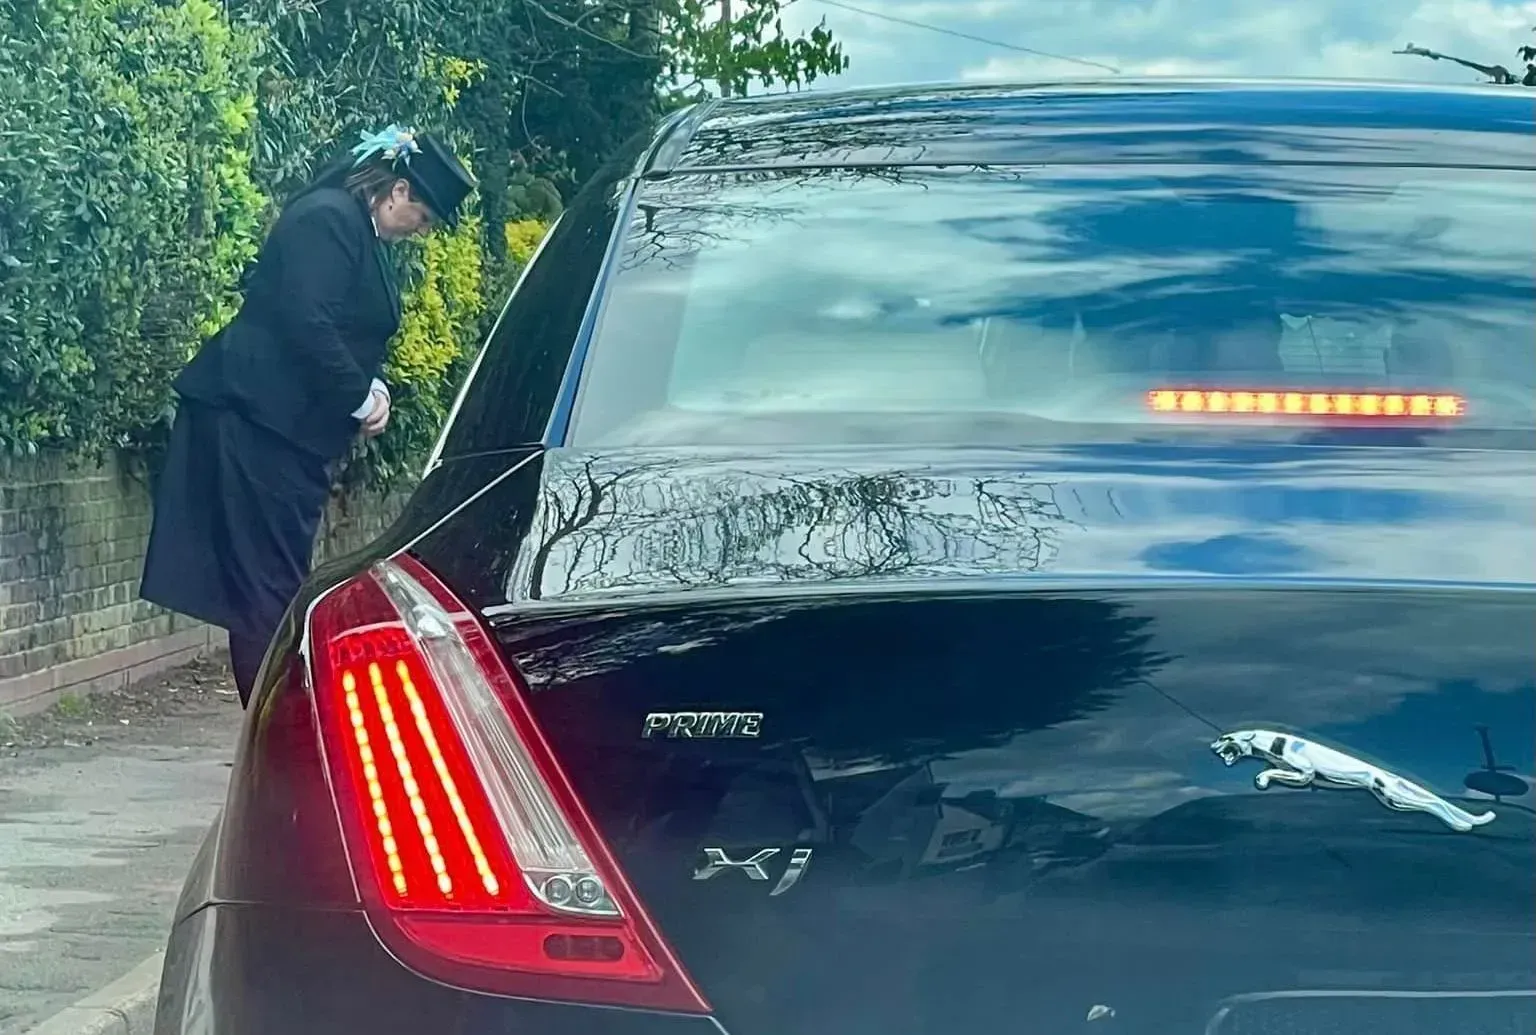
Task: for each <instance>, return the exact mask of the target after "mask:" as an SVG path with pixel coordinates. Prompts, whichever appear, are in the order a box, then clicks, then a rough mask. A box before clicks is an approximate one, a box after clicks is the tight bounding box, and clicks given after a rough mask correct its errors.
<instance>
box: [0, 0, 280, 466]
mask: <svg viewBox="0 0 1536 1035" xmlns="http://www.w3.org/2000/svg"><path fill="white" fill-rule="evenodd" d="M253 55H254V50H253V48H252V46H251V41H250V39H249V38H248V37H246V36H244V35H242V34H240V33H238V32H235V31H233V30H232V29H231V27H230V26H229V25H228V24H227V22H226V21H225V19H224V17H223V15H222V12H221V11H220V9H219V8H218V7H217V6H216V4H215V3H213V2H212V0H179V2H176V3H169V4H168V3H163V2H158V0H16V2H5V3H0V84H3V85H0V97H3V98H4V107H5V110H6V115H7V123H8V124H9V126H11V127H14V130H13V132H14V141H13V142H12V143H10V144H8V145H7V146H5V147H0V198H3V199H4V206H3V208H0V446H4V447H9V448H10V449H12V450H28V451H31V450H35V449H36V448H38V447H40V446H63V447H69V448H71V449H73V450H75V451H83V452H87V453H94V452H99V451H100V450H102V449H104V448H106V447H109V446H112V445H115V444H120V443H123V442H126V441H129V440H130V439H131V438H132V437H133V436H134V435H135V434H136V433H137V432H138V431H140V430H141V429H143V428H144V427H146V426H148V425H152V424H154V423H155V422H156V421H157V420H158V418H159V417H160V416H161V415H162V413H163V411H164V410H165V408H166V405H167V403H168V402H169V383H170V379H171V378H172V377H173V376H174V374H175V372H176V371H177V370H178V369H179V368H180V367H181V366H182V364H183V363H185V362H186V360H187V358H188V357H189V356H190V355H191V353H192V351H193V350H194V349H195V348H196V346H197V344H198V343H199V341H200V340H201V338H202V336H203V335H204V334H205V333H206V332H208V331H209V330H211V329H212V328H214V327H216V326H218V325H219V324H220V323H221V322H222V321H223V320H224V319H225V318H227V316H228V315H229V314H230V313H231V312H232V311H233V305H234V302H235V297H234V294H233V290H234V286H235V283H236V280H237V278H238V277H239V274H240V272H241V270H242V269H243V268H244V266H245V264H246V263H247V262H248V261H249V260H250V258H251V257H252V256H253V255H254V253H255V250H256V248H257V247H258V245H259V234H260V229H261V219H262V215H263V212H264V211H265V209H266V207H267V199H266V198H265V197H264V196H263V194H262V192H261V191H259V190H258V189H257V187H256V186H255V184H254V183H253V181H252V179H251V154H252V146H253V142H254V137H253V128H254V126H253V123H254V118H255V114H256V99H255V93H254V90H255V81H256V77H255V70H254V67H253V64H252V59H253Z"/></svg>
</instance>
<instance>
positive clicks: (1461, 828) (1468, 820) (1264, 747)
mask: <svg viewBox="0 0 1536 1035" xmlns="http://www.w3.org/2000/svg"><path fill="white" fill-rule="evenodd" d="M1211 750H1212V751H1214V752H1216V754H1217V755H1218V756H1220V758H1221V760H1222V762H1224V763H1226V764H1227V765H1229V766H1230V765H1236V764H1237V763H1238V762H1239V761H1241V760H1242V759H1245V758H1257V759H1259V760H1260V761H1261V762H1264V763H1266V764H1267V765H1268V766H1269V768H1267V769H1265V770H1263V771H1262V772H1260V773H1259V774H1258V775H1257V776H1255V777H1254V778H1253V784H1254V786H1255V787H1257V788H1258V789H1259V790H1261V791H1262V790H1266V789H1268V787H1269V786H1270V784H1276V783H1277V784H1280V785H1282V786H1284V787H1332V788H1356V789H1359V790H1363V791H1370V792H1371V794H1373V795H1375V797H1376V800H1377V801H1379V802H1381V803H1382V804H1383V805H1385V806H1386V807H1387V808H1389V809H1395V810H1397V811H1398V812H1427V813H1429V814H1430V815H1431V816H1434V817H1435V818H1436V819H1438V820H1439V821H1440V822H1442V823H1444V824H1445V825H1446V826H1448V827H1450V828H1451V829H1452V830H1455V831H1458V832H1460V833H1463V834H1464V833H1466V832H1467V831H1469V830H1472V829H1473V828H1474V827H1480V826H1483V825H1484V824H1486V823H1492V822H1493V820H1494V817H1495V814H1494V813H1492V812H1483V813H1479V814H1476V815H1474V814H1473V813H1471V812H1468V811H1467V810H1466V809H1463V808H1459V807H1458V806H1456V805H1453V804H1451V803H1450V802H1448V801H1446V800H1445V799H1444V798H1442V797H1440V796H1439V795H1438V794H1436V793H1434V792H1433V791H1431V790H1428V789H1427V788H1424V787H1420V786H1419V785H1418V784H1416V783H1414V782H1413V781H1412V780H1407V779H1404V778H1403V777H1401V776H1398V775H1397V774H1395V773H1390V772H1388V771H1387V770H1385V769H1383V768H1381V767H1380V766H1375V765H1372V764H1371V763H1369V762H1364V761H1361V760H1360V759H1358V758H1355V757H1353V756H1351V755H1347V754H1345V753H1344V752H1342V751H1337V750H1335V749H1333V748H1329V747H1323V746H1322V745H1321V744H1315V743H1313V742H1312V741H1310V740H1303V739H1302V738H1300V737H1297V736H1294V735H1293V734H1290V733H1279V732H1276V731H1275V730H1262V729H1255V730H1234V731H1232V732H1231V733H1223V734H1222V735H1221V736H1220V737H1219V738H1218V739H1216V740H1215V741H1213V742H1212V743H1211Z"/></svg>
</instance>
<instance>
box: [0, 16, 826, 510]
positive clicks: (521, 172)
mask: <svg viewBox="0 0 1536 1035" xmlns="http://www.w3.org/2000/svg"><path fill="white" fill-rule="evenodd" d="M784 2H786V0H743V2H742V4H740V5H739V9H740V11H741V14H740V16H739V17H738V18H737V19H736V20H735V22H734V23H733V25H732V26H730V27H722V26H718V25H716V26H714V27H713V28H710V27H709V26H710V25H711V24H712V22H711V21H710V17H709V16H708V11H707V8H708V5H706V4H703V3H702V0H640V2H639V3H636V2H635V0H543V2H542V3H540V4H538V5H533V6H528V5H524V4H520V3H516V2H508V0H447V2H446V5H445V3H444V2H442V0H390V2H389V3H381V2H379V0H326V2H325V3H323V4H296V3H292V2H290V0H0V451H11V452H21V453H25V452H35V451H37V450H38V449H59V450H64V451H67V452H69V453H71V454H74V455H77V456H78V455H84V456H91V455H99V454H101V453H103V452H104V451H106V450H108V449H112V448H118V447H125V446H126V447H133V448H134V449H135V450H136V451H138V452H140V453H141V454H144V453H149V454H152V452H153V451H154V449H155V447H156V446H157V445H158V444H159V443H160V442H163V440H164V435H165V431H166V428H167V417H168V416H169V414H170V413H171V411H172V395H171V391H170V387H169V386H170V382H171V379H172V377H173V376H174V375H175V373H176V371H177V370H179V369H180V368H181V366H182V365H183V364H184V363H185V362H186V361H187V359H188V358H189V357H190V356H191V355H192V353H193V352H194V351H195V350H196V348H197V347H198V345H199V344H200V343H201V342H202V340H203V339H204V338H205V336H206V335H207V334H208V333H210V332H211V331H212V330H214V329H215V328H217V327H218V326H220V325H221V324H222V323H223V322H224V321H226V320H227V319H228V318H229V317H230V315H231V314H232V313H233V312H234V308H235V306H237V305H238V302H239V298H238V295H237V294H236V290H235V288H236V284H237V282H238V279H239V276H240V274H241V272H242V271H243V269H244V268H245V266H246V264H247V263H248V262H249V261H250V259H251V258H252V257H253V256H254V254H255V252H256V249H257V248H258V247H259V245H260V241H261V237H262V234H263V232H264V230H265V228H266V227H267V226H268V225H270V220H271V219H272V217H273V215H274V206H273V203H272V199H274V198H279V197H281V196H282V195H283V194H285V193H286V192H287V191H289V190H290V189H292V188H293V187H294V186H296V185H297V184H298V183H299V182H301V181H302V180H303V179H304V178H305V177H306V176H307V175H308V172H309V171H310V170H311V169H312V168H313V167H314V164H315V162H316V160H317V159H319V158H321V157H323V156H325V155H327V154H330V153H334V151H335V149H336V147H337V146H338V145H339V144H343V145H344V144H345V143H347V142H349V141H350V140H351V139H353V137H354V135H355V134H356V132H357V131H358V130H360V129H376V128H377V127H378V125H379V124H380V123H382V122H387V121H406V122H415V123H417V124H426V125H429V126H435V127H439V128H442V127H448V134H449V137H450V139H451V140H452V141H453V143H454V145H455V147H456V148H457V149H458V150H459V151H460V152H461V153H463V154H466V155H472V156H473V157H474V159H475V163H476V164H477V165H479V166H480V167H481V168H480V170H479V171H480V173H481V180H482V183H483V191H482V194H483V196H480V197H478V198H477V199H476V201H475V204H474V205H473V206H472V207H473V208H475V209H477V211H476V212H475V213H474V214H473V215H472V216H471V218H467V219H466V220H465V221H464V222H463V224H462V225H461V227H460V229H459V230H458V231H457V232H455V233H453V234H446V235H437V236H435V237H433V238H432V239H430V240H428V241H426V242H424V243H420V244H417V245H415V246H410V247H406V248H403V249H400V251H401V253H402V254H401V256H400V258H401V265H402V267H403V271H404V273H405V279H404V283H405V284H406V285H407V287H406V291H405V301H406V312H405V320H404V325H403V327H402V329H401V334H400V336H399V338H398V339H397V340H396V341H395V342H394V343H393V345H392V348H391V354H390V360H389V363H388V366H387V374H388V376H389V378H390V380H391V383H392V386H393V387H394V389H395V403H396V405H395V410H394V413H395V416H394V418H393V421H392V425H391V428H390V430H389V432H388V433H387V434H385V435H383V436H381V437H380V438H378V439H375V440H372V441H371V442H368V443H366V444H361V443H360V444H359V446H358V449H357V452H356V453H355V454H354V457H353V458H352V459H353V461H354V462H352V463H349V464H348V465H346V471H345V474H346V478H345V481H346V482H348V483H351V484H355V483H357V482H359V481H364V482H372V483H374V484H379V483H389V482H392V481H395V480H398V479H400V478H402V477H405V478H409V477H410V476H412V475H413V474H414V473H415V472H416V471H417V470H418V468H419V463H420V460H421V458H422V456H423V455H424V454H425V452H426V450H427V449H428V448H429V447H430V445H431V443H432V441H433V439H434V438H435V437H436V433H437V429H438V426H439V425H440V423H441V421H442V418H443V416H444V415H445V414H446V412H447V409H448V406H449V405H450V404H451V401H452V398H453V396H454V394H455V391H456V388H457V384H458V382H459V379H460V378H461V377H462V376H463V373H464V370H465V369H466V368H467V366H468V361H469V357H470V356H471V355H472V354H473V351H474V349H475V347H476V346H477V344H478V342H479V341H480V339H481V337H482V335H483V333H484V331H485V330H486V327H487V324H488V322H489V320H490V319H491V318H493V317H494V315H495V312H496V309H497V308H498V306H499V304H500V302H501V299H502V297H503V296H504V294H505V292H506V290H507V288H508V287H509V286H510V284H511V283H512V282H513V280H514V278H515V276H516V274H517V272H518V270H519V268H520V267H521V265H522V263H523V262H525V261H526V259H527V253H528V251H530V250H531V248H532V245H533V243H535V242H536V241H537V240H538V239H539V237H540V236H541V235H542V233H543V230H544V228H545V227H546V226H547V225H548V222H549V220H550V219H552V218H553V217H554V216H555V215H557V214H558V212H559V208H560V188H559V186H558V185H565V186H567V187H569V186H572V185H574V183H575V181H576V180H578V179H580V178H582V176H583V175H584V173H585V172H586V171H589V170H590V168H592V167H594V166H595V165H596V164H598V163H599V162H600V161H602V160H603V159H604V158H605V157H606V155H605V152H606V151H607V150H608V149H609V148H611V147H612V146H614V145H616V144H618V143H619V142H620V141H621V140H622V138H624V137H626V136H628V135H629V134H630V133H632V132H634V131H637V130H639V129H640V128H641V127H642V126H643V125H644V124H645V123H646V122H647V121H648V120H649V119H650V118H651V117H652V116H653V115H654V114H655V113H656V111H657V110H658V108H659V107H661V106H662V105H663V104H665V103H667V98H665V97H663V96H661V95H660V94H658V92H657V84H658V76H660V77H662V78H669V77H670V78H671V79H676V80H678V81H679V82H685V81H687V80H688V79H689V78H690V77H692V78H693V79H694V80H695V82H697V81H698V80H700V79H701V78H706V79H709V80H712V81H718V82H727V81H728V82H730V83H732V84H735V85H734V86H733V90H735V91H736V92H739V89H740V88H742V87H743V86H744V84H745V83H746V82H747V81H749V80H753V79H755V80H756V81H759V82H762V83H765V84H772V83H784V82H788V83H799V82H803V81H809V80H811V79H814V78H816V76H817V75H818V74H834V73H835V72H836V71H838V70H840V69H841V68H842V67H844V66H845V64H846V61H845V60H844V58H843V57H842V54H841V51H840V49H839V48H838V47H837V45H836V44H835V43H834V42H833V41H832V40H831V37H830V36H828V35H827V34H826V33H825V31H824V30H822V29H818V30H816V31H814V32H812V33H809V34H807V35H806V36H804V37H801V38H800V39H799V40H798V41H797V40H790V39H787V38H786V37H784V36H783V33H782V29H781V28H780V26H779V23H778V22H777V21H776V16H777V12H778V10H779V9H780V8H781V7H782V6H783V3H784Z"/></svg>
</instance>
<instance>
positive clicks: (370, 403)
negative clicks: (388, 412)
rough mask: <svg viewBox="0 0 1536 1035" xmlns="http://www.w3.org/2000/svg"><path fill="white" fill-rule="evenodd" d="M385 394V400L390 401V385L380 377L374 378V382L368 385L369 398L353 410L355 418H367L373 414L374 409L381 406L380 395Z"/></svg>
mask: <svg viewBox="0 0 1536 1035" xmlns="http://www.w3.org/2000/svg"><path fill="white" fill-rule="evenodd" d="M381 395H382V396H383V397H384V400H383V401H385V402H388V401H389V386H388V385H386V384H385V383H384V382H383V381H380V380H379V379H378V378H374V379H373V384H371V385H369V386H368V398H366V399H364V400H363V405H361V406H359V407H358V408H357V409H355V410H353V411H352V418H353V419H354V420H367V419H368V418H369V417H371V416H372V415H373V411H374V410H376V409H378V408H379V405H380V399H379V396H381Z"/></svg>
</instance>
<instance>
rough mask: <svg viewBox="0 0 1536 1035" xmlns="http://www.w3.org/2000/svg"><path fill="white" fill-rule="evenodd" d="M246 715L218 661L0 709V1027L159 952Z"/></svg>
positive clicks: (8, 1033) (11, 1034) (4, 1032)
mask: <svg viewBox="0 0 1536 1035" xmlns="http://www.w3.org/2000/svg"><path fill="white" fill-rule="evenodd" d="M242 717H243V713H242V712H241V710H240V705H239V701H238V699H237V698H236V696H235V693H234V689H233V684H232V681H231V679H230V675H229V669H228V667H227V665H226V664H224V663H223V661H222V659H213V660H208V661H203V662H199V663H196V664H193V665H191V666H188V667H186V668H183V669H178V670H176V671H173V672H170V673H167V674H166V675H165V676H163V677H160V678H157V679H154V680H149V681H146V682H145V683H143V684H140V685H138V686H135V687H133V688H131V689H129V690H127V691H124V692H121V693H113V694H101V695H97V696H92V697H87V698H78V699H75V698H72V699H66V700H64V701H62V702H61V703H60V704H59V705H57V706H55V707H54V708H52V709H50V710H48V711H46V712H42V713H39V714H37V715H31V716H28V717H26V718H22V719H6V718H4V717H0V1035H16V1033H19V1032H23V1031H26V1030H27V1029H28V1028H30V1027H32V1026H34V1025H35V1024H37V1023H38V1022H40V1021H42V1020H43V1019H45V1018H46V1017H48V1016H50V1015H52V1014H53V1013H55V1012H56V1011H58V1010H59V1009H62V1008H63V1007H65V1006H67V1005H69V1004H70V1003H72V1002H75V1001H76V1000H78V999H79V998H81V997H82V996H84V995H87V994H89V993H91V992H93V991H95V990H96V989H97V988H100V987H101V986H103V985H105V984H107V983H109V982H111V981H113V980H115V979H117V978H118V977H120V976H122V975H123V974H124V973H126V972H127V971H128V970H130V969H131V968H133V967H134V966H135V965H136V964H138V963H139V962H140V961H141V960H143V959H144V958H145V957H146V956H148V955H149V954H150V953H152V952H154V951H155V950H156V949H159V948H162V947H163V946H164V944H165V935H166V928H167V925H168V923H169V920H170V914H171V911H172V909H173V908H174V906H175V903H176V898H177V897H178V895H179V894H180V891H181V885H182V882H183V880H184V879H185V875H186V870H187V866H188V865H189V864H190V862H191V860H192V857H193V855H194V854H195V853H196V851H197V846H198V844H199V843H200V842H201V841H202V838H203V836H204V834H205V833H206V831H207V829H208V825H209V824H210V823H211V822H212V820H213V818H214V817H215V816H216V815H217V813H218V810H219V809H220V808H221V807H222V806H223V804H224V792H225V786H226V783H227V781H228V778H229V775H228V774H229V768H228V767H229V759H230V757H231V754H232V751H233V748H234V743H235V738H236V736H237V734H238V731H239V729H240V723H241V719H242Z"/></svg>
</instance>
